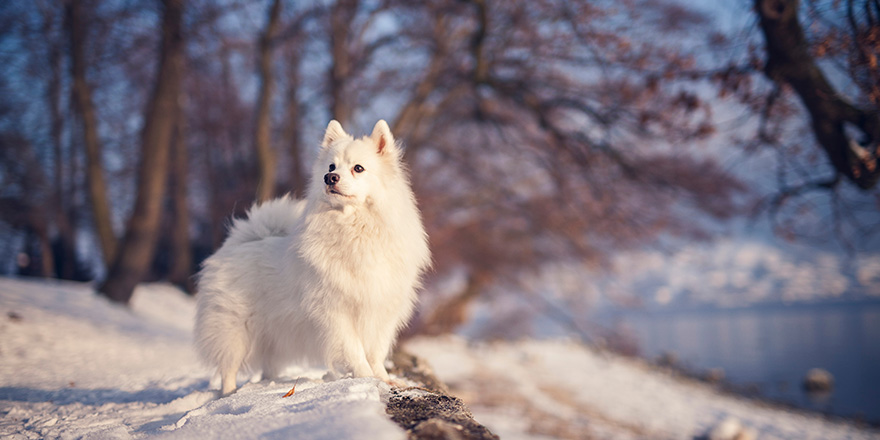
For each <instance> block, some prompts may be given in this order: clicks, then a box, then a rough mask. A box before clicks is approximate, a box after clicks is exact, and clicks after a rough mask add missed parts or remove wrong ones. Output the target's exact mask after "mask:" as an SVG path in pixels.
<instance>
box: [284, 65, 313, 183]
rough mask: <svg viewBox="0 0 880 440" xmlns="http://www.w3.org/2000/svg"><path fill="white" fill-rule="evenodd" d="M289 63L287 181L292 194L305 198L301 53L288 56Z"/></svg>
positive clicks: (285, 142)
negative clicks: (300, 102)
mask: <svg viewBox="0 0 880 440" xmlns="http://www.w3.org/2000/svg"><path fill="white" fill-rule="evenodd" d="M287 59H288V63H289V65H290V66H289V72H290V73H289V74H288V79H287V88H288V91H287V109H286V112H285V116H284V120H285V121H287V123H286V124H284V133H283V142H284V145H287V151H288V156H289V157H290V175H289V177H288V180H287V187H288V188H289V190H290V192H291V193H293V194H294V195H297V196H303V195H304V194H305V193H306V182H307V179H306V170H307V165H306V164H305V162H304V160H303V154H302V145H301V144H300V139H299V137H300V131H299V126H300V123H301V121H300V109H299V93H298V90H299V85H300V77H299V61H300V58H299V53H297V52H296V49H293V50H292V51H291V53H289V54H287Z"/></svg>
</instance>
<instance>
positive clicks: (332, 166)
mask: <svg viewBox="0 0 880 440" xmlns="http://www.w3.org/2000/svg"><path fill="white" fill-rule="evenodd" d="M335 169H336V165H334V164H332V163H331V164H330V172H331V173H332V172H333V170H335Z"/></svg>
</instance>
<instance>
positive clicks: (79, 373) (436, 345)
mask: <svg viewBox="0 0 880 440" xmlns="http://www.w3.org/2000/svg"><path fill="white" fill-rule="evenodd" d="M193 315H194V303H193V301H192V298H190V297H187V296H186V295H184V294H183V293H181V292H179V291H178V290H176V289H174V288H171V287H168V286H164V285H148V286H142V287H140V288H139V289H138V290H137V292H136V293H135V297H134V303H133V304H132V307H131V309H125V308H121V307H117V306H114V305H111V304H109V303H107V302H106V301H104V300H103V299H101V298H99V297H98V296H96V295H95V294H94V292H93V291H92V290H91V288H90V287H89V286H88V285H83V284H75V283H55V282H50V281H36V280H15V279H4V278H0V438H3V439H6V438H119V439H124V438H144V437H160V438H163V437H164V438H187V439H189V438H229V439H233V438H297V439H401V438H404V437H405V436H404V433H403V431H402V430H401V429H400V428H399V427H398V426H397V425H395V424H393V423H392V422H391V421H390V419H389V418H388V416H387V415H386V414H385V409H384V408H385V404H384V403H383V402H385V401H386V399H387V398H388V392H389V388H388V386H387V385H385V384H384V382H380V381H378V380H375V379H343V380H339V381H335V382H329V383H325V382H324V381H323V380H322V379H321V377H322V376H323V374H324V371H322V370H317V369H298V368H291V369H288V370H287V371H285V372H284V375H283V377H284V379H282V380H279V381H278V382H253V383H248V384H246V385H244V386H243V387H242V388H241V389H240V390H239V391H238V392H237V393H236V394H234V395H232V396H230V397H227V398H223V399H218V398H217V395H216V391H215V390H216V389H217V388H218V383H217V382H218V380H217V378H216V377H213V376H214V375H213V373H212V371H210V370H209V369H207V368H205V367H203V366H201V365H200V364H199V362H198V360H197V359H196V357H195V355H194V353H193V350H192V348H191V346H190V345H191V337H190V327H191V325H192V320H193ZM407 348H408V349H409V350H411V351H413V352H415V353H416V354H418V355H421V356H423V357H425V358H427V359H428V361H429V362H430V363H431V364H433V366H434V367H435V370H436V373H437V374H438V375H439V376H440V378H441V379H442V380H444V381H446V382H447V383H449V384H450V385H451V386H452V388H453V391H454V393H455V394H457V395H459V396H460V397H462V398H463V399H464V400H465V401H466V402H467V403H468V404H470V406H471V408H472V409H473V412H474V413H475V415H476V419H477V421H479V422H481V423H484V424H485V425H487V426H488V427H489V428H490V429H491V430H492V431H493V432H495V433H497V434H499V435H500V436H501V438H502V439H525V438H535V439H549V438H558V439H568V438H614V439H630V438H645V439H663V438H669V439H679V438H682V439H689V438H693V437H694V436H699V435H704V434H706V433H707V432H708V431H709V430H710V429H712V428H713V427H715V426H717V425H718V424H719V423H721V422H722V421H723V420H725V419H728V418H731V417H732V418H735V419H736V420H738V421H740V422H741V423H742V424H743V425H745V426H746V427H748V428H750V429H753V430H754V431H755V432H757V433H758V434H759V436H758V438H761V439H774V438H790V439H810V438H814V439H820V438H821V439H838V438H853V439H868V438H880V434H878V433H877V432H876V431H870V430H865V429H863V428H859V427H856V426H854V425H853V424H850V423H845V422H839V421H838V422H834V421H828V420H825V419H822V418H818V417H815V416H812V415H806V414H795V413H788V412H784V411H780V410H778V409H774V408H770V407H767V406H760V405H755V404H754V403H753V402H750V401H746V400H742V399H737V398H732V397H729V396H724V395H720V394H718V393H716V392H714V391H713V390H711V389H710V388H709V387H707V386H702V385H700V384H695V383H691V382H687V381H681V380H678V379H675V378H673V377H670V376H668V375H665V374H662V373H658V372H657V371H655V370H653V369H652V368H650V367H648V366H646V365H644V364H641V363H639V362H637V361H633V360H629V359H622V358H617V357H614V356H606V355H599V354H596V353H594V352H592V351H590V350H587V349H585V348H584V347H582V346H580V345H577V344H574V343H570V342H565V341H524V342H518V343H499V344H484V343H469V342H467V341H465V340H462V339H458V338H452V337H450V338H434V339H422V338H419V339H415V340H412V341H410V342H409V343H408V344H407ZM294 382H296V383H297V387H296V393H295V394H294V395H293V396H291V397H289V398H282V397H281V396H282V395H283V394H284V393H285V392H287V391H288V390H289V389H290V388H291V387H292V386H293V384H294ZM731 420H732V419H731Z"/></svg>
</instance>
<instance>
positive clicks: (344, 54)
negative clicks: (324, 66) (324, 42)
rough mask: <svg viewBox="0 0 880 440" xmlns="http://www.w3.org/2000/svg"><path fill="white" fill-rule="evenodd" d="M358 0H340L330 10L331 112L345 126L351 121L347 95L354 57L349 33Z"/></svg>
mask: <svg viewBox="0 0 880 440" xmlns="http://www.w3.org/2000/svg"><path fill="white" fill-rule="evenodd" d="M358 3H359V2H358V0H338V1H337V2H336V4H334V5H333V9H332V10H331V11H330V54H331V55H332V56H333V61H332V64H331V66H330V114H331V115H332V117H333V119H336V120H337V121H339V122H340V123H341V124H342V126H343V127H346V126H347V124H348V123H349V122H351V103H350V102H348V100H347V99H346V97H347V96H348V93H346V83H347V82H348V80H349V77H350V76H351V70H352V68H351V67H352V66H351V64H352V59H351V54H350V53H349V50H348V33H349V30H350V29H351V22H352V21H353V20H354V16H355V14H357V9H358Z"/></svg>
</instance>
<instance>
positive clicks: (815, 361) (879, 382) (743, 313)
mask: <svg viewBox="0 0 880 440" xmlns="http://www.w3.org/2000/svg"><path fill="white" fill-rule="evenodd" d="M617 318H618V320H619V323H622V324H624V325H625V326H627V327H628V328H629V329H630V330H631V331H632V333H633V334H634V336H635V338H636V341H637V343H638V346H639V350H640V354H641V355H642V356H644V357H646V358H649V359H656V358H657V357H658V356H660V355H662V354H663V353H674V354H675V356H676V357H677V359H678V362H679V364H680V365H681V366H683V367H685V368H687V369H689V370H694V371H705V370H708V369H710V368H722V369H723V370H724V373H725V379H726V380H727V381H728V382H730V383H732V384H734V385H735V386H738V387H749V388H753V389H757V390H758V392H759V394H760V395H761V396H763V397H767V398H770V399H774V400H780V401H784V402H787V403H790V404H793V405H796V406H799V407H802V408H808V409H813V410H818V411H822V412H826V413H831V414H836V415H842V416H847V417H856V418H863V419H865V420H867V421H871V422H880V302H878V301H871V302H859V303H833V304H796V305H781V304H780V305H763V306H753V307H748V308H737V309H691V310H662V311H629V312H625V313H622V314H620V315H618V317H617ZM811 368H823V369H825V370H828V371H829V372H831V374H832V375H833V376H834V381H835V383H834V389H833V390H832V392H831V393H830V394H827V395H825V396H816V395H812V396H811V395H809V394H807V393H806V392H804V391H803V389H802V386H801V384H802V381H803V378H804V376H805V374H806V373H807V371H808V370H809V369H811Z"/></svg>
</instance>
